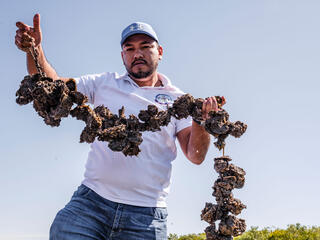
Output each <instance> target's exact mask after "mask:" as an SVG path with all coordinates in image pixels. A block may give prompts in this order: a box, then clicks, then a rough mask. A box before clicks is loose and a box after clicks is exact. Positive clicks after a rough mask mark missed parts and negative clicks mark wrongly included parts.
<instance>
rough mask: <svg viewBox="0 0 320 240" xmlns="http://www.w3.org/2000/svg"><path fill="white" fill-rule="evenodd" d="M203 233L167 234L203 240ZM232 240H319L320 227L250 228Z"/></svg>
mask: <svg viewBox="0 0 320 240" xmlns="http://www.w3.org/2000/svg"><path fill="white" fill-rule="evenodd" d="M205 239H206V235H205V233H199V234H188V235H182V236H178V235H177V234H169V236H168V240H205ZM234 240H320V227H316V226H313V227H307V226H303V225H301V224H299V223H297V224H290V225H288V226H287V228H286V229H279V228H277V229H271V228H264V229H261V230H259V229H258V227H251V229H250V230H248V231H246V232H245V233H244V234H243V235H241V236H238V237H235V238H234Z"/></svg>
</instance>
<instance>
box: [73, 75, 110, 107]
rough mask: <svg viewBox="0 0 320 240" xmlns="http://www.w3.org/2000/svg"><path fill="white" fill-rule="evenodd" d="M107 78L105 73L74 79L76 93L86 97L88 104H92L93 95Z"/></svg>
mask: <svg viewBox="0 0 320 240" xmlns="http://www.w3.org/2000/svg"><path fill="white" fill-rule="evenodd" d="M107 78H108V74H107V73H102V74H90V75H84V76H81V77H78V78H75V81H76V84H77V91H79V92H81V93H82V94H84V95H86V96H87V97H88V102H89V103H91V104H94V100H95V93H96V91H97V89H98V87H99V86H100V85H101V84H102V82H103V81H104V80H106V79H107Z"/></svg>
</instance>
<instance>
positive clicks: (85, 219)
mask: <svg viewBox="0 0 320 240" xmlns="http://www.w3.org/2000/svg"><path fill="white" fill-rule="evenodd" d="M16 25H17V27H18V30H17V33H16V37H15V44H16V45H17V47H18V48H19V49H21V50H23V51H25V52H26V53H27V67H28V72H29V74H35V73H36V72H37V69H36V67H35V64H34V62H33V59H32V57H31V55H30V53H29V52H28V49H29V47H31V44H34V45H35V47H36V49H37V51H38V53H39V57H38V58H39V62H40V65H41V67H42V69H43V71H44V72H45V73H46V75H47V76H48V77H50V78H52V79H54V80H56V79H62V80H64V81H66V80H67V78H62V77H60V76H58V75H57V73H56V71H55V70H54V69H53V68H52V67H51V66H50V64H49V63H48V61H47V60H46V57H45V55H44V53H43V50H42V46H41V39H42V34H41V29H40V15H39V14H36V15H35V16H34V19H33V27H31V26H28V25H26V24H24V23H22V22H17V24H16ZM121 47H122V51H121V56H122V60H123V64H124V66H125V68H126V70H127V73H126V74H125V75H122V76H120V75H118V74H117V73H102V74H94V75H87V76H82V77H80V78H77V79H76V81H77V89H78V91H80V92H82V93H83V94H85V95H86V96H88V99H89V102H90V103H92V104H94V105H95V106H98V105H104V106H107V107H108V108H109V109H110V110H111V111H112V112H115V113H116V112H117V110H118V109H119V108H121V106H122V105H124V106H125V111H126V114H127V115H129V114H134V115H137V114H138V113H139V111H140V110H142V109H146V108H147V105H150V104H154V105H156V106H157V107H158V108H160V109H162V110H165V109H166V107H167V104H170V103H172V102H173V101H174V100H175V99H176V98H177V97H179V96H180V95H182V94H183V92H182V91H180V90H179V89H178V88H177V87H175V86H173V85H172V84H171V82H170V80H169V79H168V78H167V77H166V76H164V75H163V74H160V73H158V72H157V67H158V63H159V61H160V60H161V59H162V56H163V48H162V47H161V46H160V45H159V41H158V37H157V35H156V33H155V32H154V30H153V29H152V27H151V26H150V25H148V24H145V23H139V22H137V23H133V24H131V25H129V26H128V27H127V28H125V29H124V30H123V32H122V36H121ZM202 110H203V118H204V119H206V117H207V116H208V112H209V111H211V110H216V111H217V110H218V107H217V102H216V99H215V98H214V97H210V98H207V99H206V100H205V101H204V103H203V108H202ZM142 137H143V142H142V144H141V145H140V148H141V152H140V153H139V155H138V156H128V157H125V156H124V155H123V154H122V153H121V152H113V151H111V150H110V149H109V148H108V147H107V143H106V142H100V141H95V142H94V143H92V144H91V150H90V152H89V155H88V161H87V164H86V171H85V178H84V180H83V182H82V184H81V186H80V187H79V188H78V190H77V191H76V192H75V193H74V195H73V196H72V198H71V201H70V202H69V203H68V204H67V205H66V206H65V208H63V209H62V210H60V211H59V212H58V214H57V216H56V218H55V220H54V222H53V224H52V226H51V229H50V239H52V240H56V239H57V240H63V239H65V240H71V239H77V240H81V239H83V240H84V239H86V240H89V239H119V240H121V239H123V240H131V239H132V240H136V239H167V237H166V217H167V211H166V202H165V200H166V197H167V194H168V192H169V188H170V177H171V162H172V161H173V160H174V159H175V158H176V145H175V139H176V138H178V141H179V143H180V146H181V148H182V150H183V152H184V154H185V156H186V157H187V159H189V160H190V161H191V162H192V163H195V164H201V163H202V162H203V160H204V158H205V155H206V153H207V150H208V147H209V141H210V136H209V134H208V133H207V132H206V131H205V130H204V128H203V127H202V126H200V125H199V124H197V123H195V122H192V120H191V119H190V118H189V119H182V120H176V119H174V118H172V119H171V122H170V123H169V125H168V126H166V127H161V131H158V132H143V135H142Z"/></svg>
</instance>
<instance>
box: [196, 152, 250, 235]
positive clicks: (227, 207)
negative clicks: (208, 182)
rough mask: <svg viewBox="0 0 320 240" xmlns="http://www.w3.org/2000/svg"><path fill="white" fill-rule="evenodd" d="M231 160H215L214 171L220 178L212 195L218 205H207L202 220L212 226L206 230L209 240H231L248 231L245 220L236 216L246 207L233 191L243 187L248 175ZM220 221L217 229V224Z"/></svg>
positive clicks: (223, 157)
mask: <svg viewBox="0 0 320 240" xmlns="http://www.w3.org/2000/svg"><path fill="white" fill-rule="evenodd" d="M231 160H232V159H231V158H230V157H228V156H222V157H218V158H215V159H214V169H215V170H216V172H218V173H219V178H218V179H217V180H216V181H215V183H214V185H213V187H212V188H213V193H212V195H213V196H214V197H215V198H216V202H217V204H212V203H206V205H205V208H204V209H203V210H202V213H201V220H204V221H206V222H208V223H209V224H210V226H208V227H207V228H206V229H205V233H206V236H207V239H208V240H229V239H230V240H231V239H232V236H239V235H241V234H242V233H243V232H244V231H245V230H246V223H245V220H243V219H240V218H237V217H235V216H234V215H238V214H240V213H241V211H242V210H243V209H244V208H246V206H245V205H244V204H243V203H241V201H240V200H239V199H237V198H234V197H233V194H232V190H233V189H235V188H242V187H243V185H244V181H245V177H244V176H245V174H246V173H245V171H244V170H243V169H242V168H240V167H237V166H235V165H233V164H230V161H231ZM230 213H231V214H230ZM219 220H220V223H219V225H218V227H216V224H215V222H216V221H219Z"/></svg>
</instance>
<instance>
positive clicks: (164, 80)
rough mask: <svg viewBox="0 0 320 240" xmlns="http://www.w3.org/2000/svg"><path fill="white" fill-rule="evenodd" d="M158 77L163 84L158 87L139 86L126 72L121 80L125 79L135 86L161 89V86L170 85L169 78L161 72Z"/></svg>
mask: <svg viewBox="0 0 320 240" xmlns="http://www.w3.org/2000/svg"><path fill="white" fill-rule="evenodd" d="M158 78H159V80H160V81H161V82H162V85H163V86H159V87H150V86H145V87H140V86H139V85H138V84H137V83H136V82H135V81H133V80H132V79H131V78H130V76H129V74H128V72H126V74H124V76H123V80H126V81H128V82H130V83H131V84H132V85H134V86H136V87H138V88H151V89H163V88H167V87H169V86H171V85H172V84H171V81H170V79H169V78H168V77H167V76H166V75H164V74H162V73H158Z"/></svg>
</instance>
